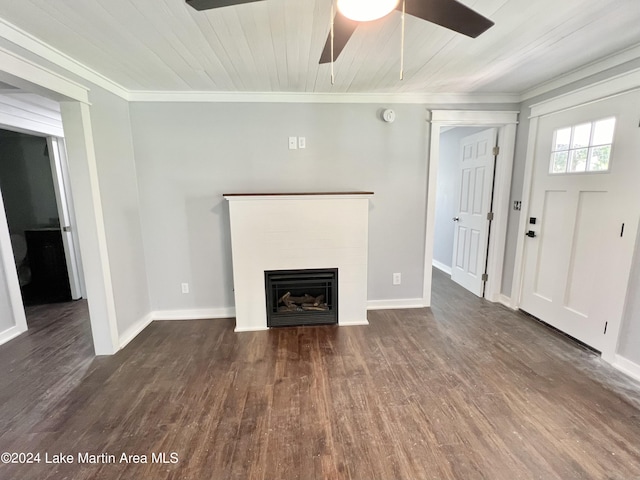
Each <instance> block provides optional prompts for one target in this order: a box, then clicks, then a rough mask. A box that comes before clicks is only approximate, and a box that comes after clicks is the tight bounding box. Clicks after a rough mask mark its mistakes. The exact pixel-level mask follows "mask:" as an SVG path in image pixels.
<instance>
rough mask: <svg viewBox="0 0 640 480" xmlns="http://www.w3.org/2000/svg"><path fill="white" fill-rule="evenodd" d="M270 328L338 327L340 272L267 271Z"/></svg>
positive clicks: (325, 269) (315, 270)
mask: <svg viewBox="0 0 640 480" xmlns="http://www.w3.org/2000/svg"><path fill="white" fill-rule="evenodd" d="M264 276H265V287H266V299H267V326H268V327H285V326H296V325H326V324H337V323H338V269H337V268H322V269H304V270H271V271H265V272H264Z"/></svg>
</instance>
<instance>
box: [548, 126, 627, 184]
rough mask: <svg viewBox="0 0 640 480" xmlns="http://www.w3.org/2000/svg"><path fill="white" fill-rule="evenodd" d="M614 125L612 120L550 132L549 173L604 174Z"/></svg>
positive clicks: (607, 165)
mask: <svg viewBox="0 0 640 480" xmlns="http://www.w3.org/2000/svg"><path fill="white" fill-rule="evenodd" d="M615 126H616V119H615V118H613V117H612V118H605V119H603V120H597V121H595V122H591V123H581V124H580V125H574V126H572V127H564V128H559V129H558V130H556V131H555V132H553V145H552V150H551V162H550V164H549V173H552V174H553V173H555V174H558V173H580V172H606V171H608V170H609V160H610V159H611V146H612V144H613V132H614V129H615Z"/></svg>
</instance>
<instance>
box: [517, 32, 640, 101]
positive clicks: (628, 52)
mask: <svg viewBox="0 0 640 480" xmlns="http://www.w3.org/2000/svg"><path fill="white" fill-rule="evenodd" d="M638 59H640V44H638V45H634V46H632V47H629V48H627V49H625V50H622V51H620V52H617V53H614V54H613V55H609V56H608V57H604V58H601V59H600V60H596V61H595V62H592V63H589V64H587V65H584V66H582V67H580V68H577V69H576V70H572V71H570V72H568V73H565V74H563V75H560V76H558V77H556V78H554V79H552V80H549V81H547V82H544V83H541V84H540V85H537V86H535V87H533V88H530V89H529V90H526V91H525V92H523V93H522V95H521V96H520V99H521V100H522V101H523V102H524V101H526V100H529V99H531V98H535V97H538V96H540V95H543V94H545V93H548V92H551V91H553V90H556V89H558V88H562V87H565V86H567V85H570V84H571V83H574V82H578V81H580V80H584V79H585V78H588V77H591V76H593V75H597V74H598V73H602V72H604V71H606V70H609V69H611V68H615V67H618V66H620V65H622V64H624V63H627V62H631V61H633V60H638Z"/></svg>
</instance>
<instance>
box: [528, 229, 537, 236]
mask: <svg viewBox="0 0 640 480" xmlns="http://www.w3.org/2000/svg"><path fill="white" fill-rule="evenodd" d="M526 235H527V237H529V238H535V236H536V232H534V231H533V230H529V231H528V232H527V233H526Z"/></svg>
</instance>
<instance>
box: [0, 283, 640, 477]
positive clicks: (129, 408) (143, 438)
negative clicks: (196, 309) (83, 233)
mask: <svg viewBox="0 0 640 480" xmlns="http://www.w3.org/2000/svg"><path fill="white" fill-rule="evenodd" d="M433 305H434V306H433V307H432V308H431V309H419V310H395V311H375V312H370V314H369V319H370V323H371V325H369V326H362V327H334V326H324V327H305V328H286V329H272V330H270V331H264V332H253V333H234V332H233V325H234V322H233V320H202V321H200V320H199V321H190V322H185V321H176V322H154V323H153V324H151V325H150V326H149V327H148V328H147V329H146V330H145V331H144V332H142V333H141V334H140V335H139V336H138V337H137V338H136V339H135V340H134V341H133V342H132V343H131V344H130V345H128V346H127V347H126V348H125V349H124V350H122V351H121V352H119V353H118V354H117V355H114V356H112V357H99V358H95V357H93V356H92V348H91V340H90V335H89V330H88V320H87V311H86V305H85V304H84V303H72V304H59V305H54V306H53V309H49V310H45V309H41V308H40V307H35V308H32V309H29V311H28V316H29V321H30V325H31V327H32V328H31V330H30V331H29V332H28V333H27V334H25V335H23V336H21V337H19V338H18V339H16V340H14V341H12V342H10V343H8V344H6V345H4V346H2V347H0V365H2V369H1V371H0V401H1V404H0V405H1V406H0V452H33V453H37V452H39V453H40V455H41V463H37V464H29V465H16V464H10V465H6V464H5V465H0V479H2V480H5V479H11V480H13V479H16V480H17V479H20V480H32V479H34V480H39V479H51V480H54V479H55V480H59V479H68V480H71V479H109V480H110V479H154V480H155V479H197V480H200V479H203V480H208V479H214V480H217V479H220V480H225V479H265V480H271V479H274V480H277V479H301V480H307V479H309V480H311V479H363V480H372V479H384V480H394V479H417V480H422V479H465V480H466V479H491V480H498V479H504V480H513V479H545V480H546V479H562V480H568V479H624V480H629V479H640V385H639V384H637V383H634V382H633V381H631V380H629V379H627V378H626V377H625V376H623V375H622V374H620V373H619V372H617V371H616V370H614V369H613V368H611V367H610V366H608V365H607V364H605V363H604V362H602V361H601V360H600V358H599V357H598V356H596V355H594V354H593V353H592V352H590V351H588V350H587V349H585V348H582V347H580V346H579V345H577V344H575V343H573V342H572V341H571V340H569V339H567V338H565V337H563V336H562V335H560V334H558V333H557V332H554V331H552V330H550V329H549V328H547V327H545V326H544V325H542V324H540V323H538V322H536V321H535V320H533V319H531V318H530V317H527V316H526V315H524V314H519V313H514V312H512V311H510V310H508V309H506V308H504V307H502V306H496V305H493V304H490V303H488V302H485V301H483V300H481V299H478V298H475V297H474V296H473V295H470V294H469V293H467V292H466V291H464V290H463V289H461V288H459V287H458V286H456V285H455V284H453V283H452V282H451V281H450V280H449V279H448V278H446V277H445V276H444V275H441V274H438V273H436V276H435V281H434V294H433ZM45 311H46V314H45V313H43V312H45ZM87 452H88V453H89V454H95V455H99V454H105V455H103V456H102V457H98V458H93V459H91V458H86V457H84V458H85V459H87V460H102V461H103V462H105V461H111V457H109V456H108V455H114V459H115V460H114V462H113V463H101V464H95V463H94V464H89V463H84V464H79V463H78V454H80V455H81V456H82V455H84V454H85V453H87ZM161 452H165V453H166V454H167V457H166V459H167V461H168V462H170V461H171V457H170V456H169V455H170V453H171V452H176V454H177V460H178V462H177V463H175V464H172V463H164V464H162V463H151V462H152V458H151V454H152V453H156V454H157V453H161ZM45 453H46V454H48V456H49V460H52V459H53V456H54V455H56V454H61V453H62V454H71V455H72V458H73V461H74V463H73V464H70V465H69V464H51V463H49V464H45V463H44V460H45V458H44V455H45ZM122 453H125V454H129V455H134V454H137V455H146V456H147V457H148V458H147V460H148V461H149V462H150V463H147V464H144V463H139V464H136V463H120V460H121V454H122ZM140 460H142V457H140Z"/></svg>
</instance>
